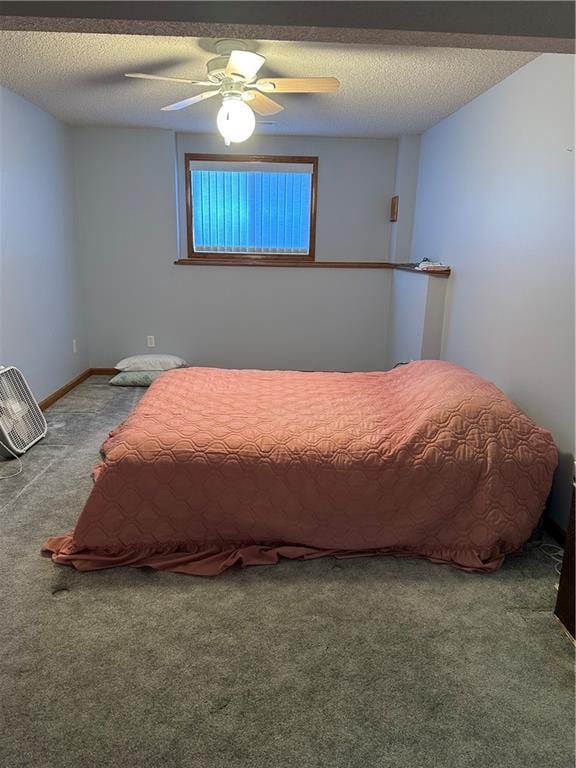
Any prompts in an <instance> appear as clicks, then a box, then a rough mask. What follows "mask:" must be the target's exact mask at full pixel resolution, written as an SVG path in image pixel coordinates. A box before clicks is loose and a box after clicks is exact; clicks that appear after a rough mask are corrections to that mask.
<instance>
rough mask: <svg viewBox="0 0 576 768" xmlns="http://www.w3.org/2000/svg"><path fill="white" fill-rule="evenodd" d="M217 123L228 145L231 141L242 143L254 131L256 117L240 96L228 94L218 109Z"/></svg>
mask: <svg viewBox="0 0 576 768" xmlns="http://www.w3.org/2000/svg"><path fill="white" fill-rule="evenodd" d="M216 125H217V126H218V130H219V131H220V133H221V134H222V136H223V137H224V142H225V143H226V146H229V144H230V143H233V144H240V143H241V142H243V141H246V139H249V138H250V136H252V134H253V133H254V129H255V127H256V117H255V115H254V112H253V111H252V109H251V108H250V107H249V106H248V104H246V102H245V101H243V100H242V99H241V98H240V97H239V96H227V97H225V99H224V102H223V104H222V106H221V107H220V109H219V111H218V116H217V118H216Z"/></svg>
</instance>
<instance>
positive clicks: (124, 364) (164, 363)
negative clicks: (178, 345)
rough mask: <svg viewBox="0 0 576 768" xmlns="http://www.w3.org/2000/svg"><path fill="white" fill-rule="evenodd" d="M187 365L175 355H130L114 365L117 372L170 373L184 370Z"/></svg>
mask: <svg viewBox="0 0 576 768" xmlns="http://www.w3.org/2000/svg"><path fill="white" fill-rule="evenodd" d="M187 365H188V363H187V362H186V360H182V358H181V357H177V356H176V355H132V356H131V357H125V358H124V359H123V360H120V362H119V363H116V365H115V366H114V368H116V370H117V371H170V370H172V368H184V367H185V366H187Z"/></svg>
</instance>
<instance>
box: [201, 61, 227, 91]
mask: <svg viewBox="0 0 576 768" xmlns="http://www.w3.org/2000/svg"><path fill="white" fill-rule="evenodd" d="M227 64H228V56H216V58H215V59H210V61H209V62H208V63H207V64H206V70H207V72H208V80H210V82H212V83H218V84H220V83H222V82H224V80H225V79H226V77H227V75H226V66H227Z"/></svg>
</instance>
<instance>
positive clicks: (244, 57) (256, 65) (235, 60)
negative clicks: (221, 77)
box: [224, 51, 266, 80]
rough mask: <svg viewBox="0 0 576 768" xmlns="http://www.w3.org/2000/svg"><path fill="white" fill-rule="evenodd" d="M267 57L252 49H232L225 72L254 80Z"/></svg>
mask: <svg viewBox="0 0 576 768" xmlns="http://www.w3.org/2000/svg"><path fill="white" fill-rule="evenodd" d="M265 61H266V59H265V58H264V56H260V54H259V53H253V52H252V51H232V53H231V54H230V58H229V59H228V64H227V66H226V69H225V72H224V74H225V75H226V76H227V77H237V78H241V79H242V80H252V78H253V77H255V76H256V73H257V72H258V70H259V69H260V67H262V65H263V64H264V62H265Z"/></svg>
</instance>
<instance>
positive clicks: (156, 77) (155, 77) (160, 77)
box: [124, 72, 213, 85]
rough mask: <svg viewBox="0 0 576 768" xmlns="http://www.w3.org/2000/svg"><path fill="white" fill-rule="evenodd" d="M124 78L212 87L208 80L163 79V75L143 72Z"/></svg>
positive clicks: (127, 75)
mask: <svg viewBox="0 0 576 768" xmlns="http://www.w3.org/2000/svg"><path fill="white" fill-rule="evenodd" d="M124 77H134V78H137V79H138V80H164V81H166V82H168V83H192V84H194V85H213V83H211V82H210V81H208V80H186V78H184V77H164V76H163V75H147V74H145V73H144V72H128V73H126V74H125V75H124Z"/></svg>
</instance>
